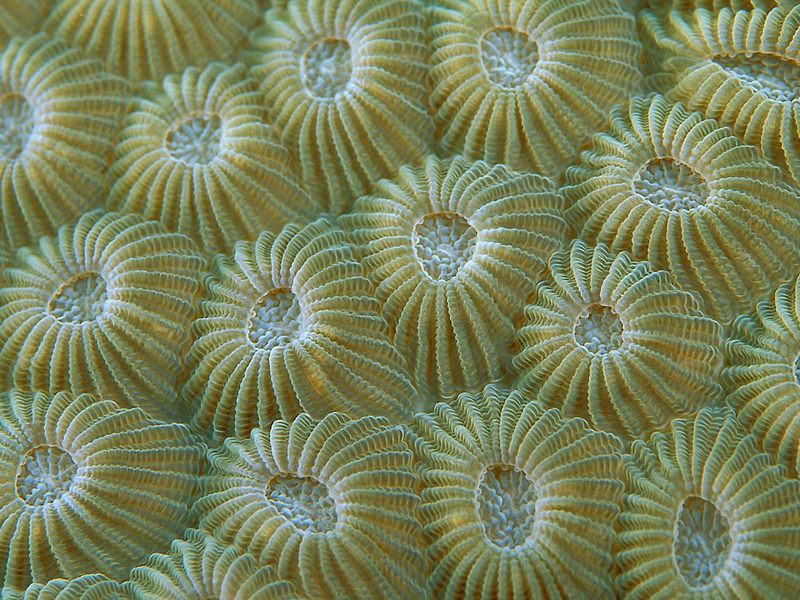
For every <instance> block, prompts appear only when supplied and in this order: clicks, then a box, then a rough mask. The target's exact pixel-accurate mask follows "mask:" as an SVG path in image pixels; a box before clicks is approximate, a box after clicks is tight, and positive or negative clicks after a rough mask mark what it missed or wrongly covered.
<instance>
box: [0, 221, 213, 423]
mask: <svg viewBox="0 0 800 600" xmlns="http://www.w3.org/2000/svg"><path fill="white" fill-rule="evenodd" d="M205 264H206V263H205V260H204V259H203V258H202V257H201V256H200V255H199V254H198V252H197V249H196V247H195V245H194V243H193V242H192V241H191V240H190V239H189V238H187V237H186V236H183V235H180V234H175V233H167V232H165V231H164V230H163V229H162V228H161V226H160V225H159V224H158V223H154V222H152V221H144V220H142V219H141V217H139V216H137V215H118V214H114V213H103V212H101V211H93V212H89V213H85V214H84V215H83V216H82V217H81V218H80V219H79V220H78V222H77V223H75V224H72V225H65V226H63V227H62V228H61V229H59V231H58V235H57V236H56V237H43V238H41V240H40V242H39V246H38V247H35V248H25V249H23V250H21V251H19V252H18V253H17V258H16V262H15V263H14V265H13V268H9V269H7V270H6V271H5V285H4V287H3V288H2V289H0V381H2V382H3V384H4V385H6V386H14V387H17V388H18V389H24V390H47V391H49V392H50V393H55V392H58V391H60V390H70V391H72V392H73V393H76V394H77V393H82V392H89V393H93V394H96V395H98V396H100V397H103V398H113V399H114V400H115V401H117V402H119V403H121V404H125V405H129V406H142V407H143V408H145V409H146V410H147V411H148V412H151V413H152V414H154V415H157V416H159V417H163V418H174V417H176V416H178V412H177V411H178V403H177V395H178V389H177V380H178V379H179V378H180V376H181V375H182V371H183V365H182V358H183V355H184V353H185V352H186V350H187V349H188V347H189V334H188V330H189V326H190V324H191V322H192V319H193V317H194V310H195V302H196V299H197V296H198V294H199V291H200V282H199V279H200V275H201V273H202V271H203V270H204V268H205Z"/></svg>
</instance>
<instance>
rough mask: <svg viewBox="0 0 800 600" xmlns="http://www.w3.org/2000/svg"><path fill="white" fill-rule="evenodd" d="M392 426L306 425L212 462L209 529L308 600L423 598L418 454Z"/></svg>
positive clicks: (229, 443)
mask: <svg viewBox="0 0 800 600" xmlns="http://www.w3.org/2000/svg"><path fill="white" fill-rule="evenodd" d="M404 437H405V436H404V433H403V430H402V428H401V427H399V426H390V425H389V424H388V421H387V420H386V419H384V418H376V417H362V418H359V419H350V418H349V417H347V416H346V415H344V414H342V413H335V412H333V413H329V414H328V415H326V416H325V418H323V419H321V420H315V419H312V418H311V417H309V416H308V415H307V414H301V415H299V416H298V417H297V418H296V419H295V420H294V421H293V422H292V423H291V424H289V423H287V422H285V421H282V420H278V421H275V422H274V423H273V424H272V426H271V427H270V428H269V429H263V430H262V429H255V430H253V432H252V433H251V435H250V437H249V438H248V439H234V438H229V439H228V440H226V442H225V444H224V445H223V446H222V447H221V448H219V449H217V450H212V451H210V453H209V471H208V474H207V475H206V476H205V477H204V478H203V481H202V490H203V491H202V496H201V498H200V499H199V500H198V502H197V505H196V507H197V510H198V512H199V514H200V527H201V528H202V529H203V530H205V531H207V532H209V533H210V534H211V535H212V537H214V538H216V539H218V540H219V541H220V542H221V543H224V544H233V545H234V546H236V547H237V548H238V549H239V550H241V551H244V552H249V553H251V554H253V555H254V556H255V557H256V558H257V559H258V560H259V561H260V562H261V563H262V564H274V565H276V570H277V574H278V576H279V577H280V578H282V579H288V580H289V581H291V582H293V583H294V584H295V585H296V586H297V588H298V590H301V591H302V592H303V594H304V595H305V596H307V597H308V598H348V599H369V598H392V599H398V600H400V599H405V598H422V597H423V596H422V581H423V578H424V574H425V562H424V560H423V558H422V551H421V544H420V539H419V535H420V531H419V522H418V520H417V510H418V506H419V498H418V496H417V494H416V491H415V477H414V472H413V468H412V454H411V452H410V451H409V449H408V447H407V446H406V442H405V439H404Z"/></svg>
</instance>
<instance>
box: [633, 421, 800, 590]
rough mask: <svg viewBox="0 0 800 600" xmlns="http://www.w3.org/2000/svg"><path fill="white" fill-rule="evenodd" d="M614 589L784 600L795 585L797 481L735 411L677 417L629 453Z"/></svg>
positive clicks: (799, 516)
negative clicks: (745, 430) (747, 429)
mask: <svg viewBox="0 0 800 600" xmlns="http://www.w3.org/2000/svg"><path fill="white" fill-rule="evenodd" d="M625 472H626V486H627V487H626V493H625V495H624V497H623V503H622V506H623V509H622V514H621V515H620V526H621V531H620V535H619V553H618V554H617V562H618V563H619V566H620V568H621V573H620V575H619V577H618V579H617V584H618V587H619V590H620V591H621V592H622V593H623V594H624V595H625V596H626V597H630V598H653V597H673V598H674V597H738V596H742V595H745V596H746V595H753V596H756V597H764V598H769V597H780V596H781V595H782V594H783V592H784V591H785V590H788V589H795V588H797V586H798V585H800V577H798V574H797V572H798V564H800V556H798V554H797V546H798V543H800V538H798V534H797V533H796V532H797V531H798V524H799V523H800V482H798V481H797V480H795V479H787V478H786V477H785V473H784V471H783V470H782V469H781V468H779V467H777V466H775V464H774V463H773V462H772V460H771V459H770V458H769V456H767V455H766V454H762V453H760V452H759V451H758V449H757V447H756V442H755V440H754V438H753V437H752V436H749V435H745V434H744V433H743V432H742V430H741V429H740V428H739V425H738V424H737V423H736V419H735V417H734V413H733V411H731V410H730V409H722V408H714V409H711V408H705V409H703V410H702V411H700V413H699V414H698V416H697V417H696V418H694V419H676V420H675V421H673V423H672V425H671V427H670V428H669V429H667V430H666V431H665V432H663V433H661V432H659V433H656V434H654V435H653V437H652V438H651V439H650V441H649V442H644V441H641V440H637V441H635V442H634V443H633V446H632V449H631V453H630V455H628V456H626V457H625Z"/></svg>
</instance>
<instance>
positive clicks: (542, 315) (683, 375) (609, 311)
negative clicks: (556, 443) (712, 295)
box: [514, 240, 723, 439]
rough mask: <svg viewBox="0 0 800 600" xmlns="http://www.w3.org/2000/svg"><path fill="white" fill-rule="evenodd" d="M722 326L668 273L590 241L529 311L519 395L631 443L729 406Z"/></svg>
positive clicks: (572, 252)
mask: <svg viewBox="0 0 800 600" xmlns="http://www.w3.org/2000/svg"><path fill="white" fill-rule="evenodd" d="M722 336H723V330H722V326H721V325H720V324H719V323H717V322H716V321H715V320H713V319H711V318H709V317H707V316H706V315H705V314H704V313H703V310H702V304H701V303H700V302H698V300H697V299H696V298H695V297H694V296H692V295H691V294H689V293H688V292H685V291H683V290H681V289H680V288H678V286H677V285H675V282H674V280H673V278H672V277H671V276H670V275H669V274H668V273H667V272H666V271H656V272H653V271H651V269H650V267H649V266H648V264H647V263H645V262H633V261H631V259H630V256H629V255H628V254H627V253H625V252H623V253H621V254H619V255H613V254H610V253H609V252H608V249H607V248H606V247H605V246H602V245H601V246H598V247H597V248H590V247H588V246H587V245H586V244H584V243H583V242H582V241H580V240H578V241H576V242H574V243H573V244H572V245H571V246H570V248H569V249H568V250H564V251H562V252H558V253H556V254H554V255H553V257H552V259H551V261H550V275H549V276H548V277H547V279H545V280H544V281H542V282H541V283H540V284H539V285H538V287H537V288H536V291H535V293H534V295H533V298H532V302H531V304H529V305H528V306H527V307H525V322H524V325H523V326H522V328H521V329H520V332H519V340H520V345H521V346H522V349H521V350H520V353H519V354H518V355H517V356H516V357H515V358H514V366H515V368H516V370H517V371H518V373H519V378H518V380H517V386H518V387H519V388H520V389H521V390H524V391H525V392H526V393H529V394H531V395H532V396H536V398H537V399H538V400H540V401H541V402H543V403H544V404H546V405H548V406H557V407H560V408H561V409H562V411H563V412H564V415H565V416H568V417H573V416H579V417H584V418H586V419H588V420H589V421H590V422H591V423H592V425H593V426H594V427H597V428H598V429H603V430H606V431H612V432H614V433H616V434H618V435H620V436H622V437H624V438H626V439H629V438H637V437H642V436H644V435H646V434H648V433H650V432H652V431H654V430H655V429H659V428H662V427H664V426H665V425H667V424H668V423H669V422H670V421H671V420H672V419H673V418H675V417H678V416H688V415H690V414H692V413H694V412H696V411H697V410H699V409H700V408H701V407H702V406H704V405H707V404H710V403H714V402H717V401H719V400H721V397H722V388H721V387H720V385H719V384H718V383H717V381H718V379H719V374H720V371H721V370H722V346H723V337H722Z"/></svg>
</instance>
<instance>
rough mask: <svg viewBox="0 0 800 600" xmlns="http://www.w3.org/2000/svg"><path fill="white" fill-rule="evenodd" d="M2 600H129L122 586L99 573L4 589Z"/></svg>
mask: <svg viewBox="0 0 800 600" xmlns="http://www.w3.org/2000/svg"><path fill="white" fill-rule="evenodd" d="M2 598H3V600H130V595H129V594H128V593H127V592H126V590H125V588H124V586H123V585H121V584H120V583H118V582H116V581H113V580H111V579H109V578H108V577H106V576H105V575H102V574H100V573H93V574H91V575H81V576H80V577H76V578H75V579H53V580H51V581H48V582H47V583H46V584H41V583H32V584H30V585H29V586H28V588H27V589H26V590H25V591H17V590H12V589H11V588H4V589H3V590H2Z"/></svg>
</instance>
